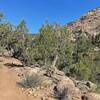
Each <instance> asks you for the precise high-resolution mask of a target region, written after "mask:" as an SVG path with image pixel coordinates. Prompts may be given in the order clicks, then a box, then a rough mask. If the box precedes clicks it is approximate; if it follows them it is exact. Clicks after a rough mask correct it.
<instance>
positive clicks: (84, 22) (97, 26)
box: [66, 8, 100, 35]
mask: <svg viewBox="0 0 100 100" xmlns="http://www.w3.org/2000/svg"><path fill="white" fill-rule="evenodd" d="M66 26H67V27H68V29H69V30H73V31H75V30H78V29H79V30H82V31H83V32H87V33H88V34H89V35H96V34H98V33H99V32H100V8H96V9H93V10H90V11H89V12H88V13H86V14H85V15H83V16H82V17H81V18H79V19H78V20H77V21H75V22H72V23H69V24H68V25H66Z"/></svg>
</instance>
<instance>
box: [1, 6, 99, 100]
mask: <svg viewBox="0 0 100 100" xmlns="http://www.w3.org/2000/svg"><path fill="white" fill-rule="evenodd" d="M1 15H2V16H1V17H0V66H1V68H0V100H7V99H8V100H16V99H17V100H21V99H23V100H100V8H97V9H94V10H91V11H89V12H88V13H87V14H85V15H84V16H82V17H81V18H80V19H78V20H77V21H75V22H73V23H69V24H67V25H65V26H61V25H58V24H50V23H48V22H46V23H44V24H43V25H42V27H41V28H40V30H39V32H38V34H36V35H33V34H29V31H28V28H27V25H26V22H25V20H22V21H21V22H20V23H19V24H18V25H16V26H14V25H12V24H11V23H10V22H9V23H8V22H5V21H3V14H1ZM69 30H70V31H69ZM73 36H74V38H72V37H73ZM73 39H74V41H73Z"/></svg>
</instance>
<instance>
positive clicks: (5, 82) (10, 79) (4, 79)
mask: <svg viewBox="0 0 100 100" xmlns="http://www.w3.org/2000/svg"><path fill="white" fill-rule="evenodd" d="M0 66H1V65H0ZM16 80H17V77H16V74H15V73H14V72H13V71H11V70H10V69H9V68H7V67H3V68H0V100H35V99H33V98H32V97H30V96H28V95H25V94H24V93H23V92H22V90H21V88H19V87H18V86H17V84H16V82H17V81H16Z"/></svg>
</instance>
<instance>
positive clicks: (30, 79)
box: [20, 73, 42, 88]
mask: <svg viewBox="0 0 100 100" xmlns="http://www.w3.org/2000/svg"><path fill="white" fill-rule="evenodd" d="M41 82H42V79H41V76H39V75H38V74H35V73H34V74H32V75H26V76H25V77H24V79H22V81H21V83H20V84H21V85H22V86H23V87H24V88H35V87H37V86H38V85H40V84H41Z"/></svg>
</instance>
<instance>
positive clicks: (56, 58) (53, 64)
mask: <svg viewBox="0 0 100 100" xmlns="http://www.w3.org/2000/svg"><path fill="white" fill-rule="evenodd" d="M57 61H58V55H56V56H55V57H54V61H53V62H52V67H53V68H54V67H55V66H56V63H57Z"/></svg>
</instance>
